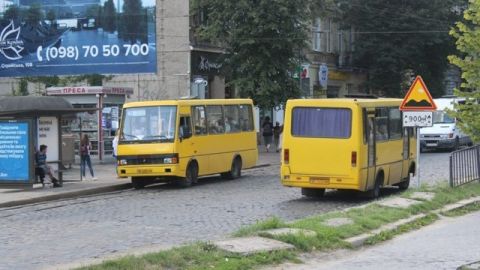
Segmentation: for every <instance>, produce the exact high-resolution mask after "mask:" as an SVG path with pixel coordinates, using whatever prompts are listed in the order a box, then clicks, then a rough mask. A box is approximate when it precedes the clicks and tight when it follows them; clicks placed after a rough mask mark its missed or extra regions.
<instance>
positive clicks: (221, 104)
mask: <svg viewBox="0 0 480 270" xmlns="http://www.w3.org/2000/svg"><path fill="white" fill-rule="evenodd" d="M254 126H255V125H254V120H253V103H252V100H250V99H208V100H200V99H192V100H162V101H142V102H131V103H127V104H125V105H124V106H123V110H122V121H121V125H120V132H119V142H118V150H117V152H118V153H117V165H118V166H117V173H118V175H119V176H120V177H131V179H132V185H133V186H134V188H137V189H138V188H143V187H144V186H145V185H148V184H151V183H156V182H165V181H172V180H175V181H176V182H177V183H178V184H180V185H181V186H183V187H187V186H190V185H192V184H195V183H196V182H197V180H198V177H199V176H204V175H211V174H217V173H220V174H221V175H222V177H224V178H229V179H234V178H237V177H240V176H241V170H242V168H249V167H253V166H255V164H256V162H257V158H258V152H257V134H256V131H255V128H254Z"/></svg>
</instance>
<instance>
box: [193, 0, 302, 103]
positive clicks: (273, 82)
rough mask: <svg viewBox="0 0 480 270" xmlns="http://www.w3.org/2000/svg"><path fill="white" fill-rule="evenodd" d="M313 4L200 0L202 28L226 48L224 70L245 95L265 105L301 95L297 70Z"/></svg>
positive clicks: (205, 35) (204, 34) (207, 36)
mask: <svg viewBox="0 0 480 270" xmlns="http://www.w3.org/2000/svg"><path fill="white" fill-rule="evenodd" d="M309 3H310V1H308V0H307V1H303V2H302V3H299V2H298V1H296V0H276V1H271V0H235V1H232V0H203V1H199V0H197V1H196V2H194V4H193V8H202V10H203V11H205V12H206V14H205V15H206V17H207V18H208V22H207V23H205V24H203V25H202V26H201V28H202V30H201V31H200V32H199V33H200V34H201V35H202V37H203V38H205V39H206V40H208V41H210V42H212V43H213V44H218V45H219V46H221V47H223V48H224V49H225V51H226V53H225V54H224V55H223V64H224V68H223V71H222V72H223V73H224V75H225V76H226V78H228V79H229V84H230V85H232V86H233V87H234V88H235V91H236V93H238V94H239V95H240V96H241V97H250V98H252V99H253V100H254V102H255V103H256V104H257V105H258V106H259V107H261V108H272V107H274V106H277V105H281V104H284V103H285V102H286V100H287V99H289V98H294V97H298V96H299V95H300V89H299V85H298V84H299V83H298V81H295V80H294V78H293V74H294V70H295V69H296V67H298V66H299V65H300V64H301V62H303V58H302V55H303V49H304V48H306V44H307V43H306V42H307V39H308V31H309V27H308V26H309V23H310V22H309V18H310V13H309V10H310V9H309Z"/></svg>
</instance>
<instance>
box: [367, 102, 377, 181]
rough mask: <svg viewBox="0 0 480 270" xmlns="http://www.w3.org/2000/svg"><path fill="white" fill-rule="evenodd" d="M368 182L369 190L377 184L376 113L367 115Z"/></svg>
mask: <svg viewBox="0 0 480 270" xmlns="http://www.w3.org/2000/svg"><path fill="white" fill-rule="evenodd" d="M367 144H368V149H367V160H368V162H367V181H366V189H365V190H369V189H371V188H372V187H373V185H374V183H375V166H376V141H375V111H373V113H371V112H368V115H367Z"/></svg>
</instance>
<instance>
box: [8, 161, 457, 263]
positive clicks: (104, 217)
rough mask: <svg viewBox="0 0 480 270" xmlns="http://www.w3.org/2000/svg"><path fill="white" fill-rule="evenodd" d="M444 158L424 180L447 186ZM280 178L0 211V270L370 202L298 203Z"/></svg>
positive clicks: (265, 174)
mask: <svg viewBox="0 0 480 270" xmlns="http://www.w3.org/2000/svg"><path fill="white" fill-rule="evenodd" d="M446 155H447V156H448V154H446ZM444 159H445V158H444V153H434V154H426V155H425V158H423V159H422V165H423V166H425V169H424V170H423V173H424V176H425V179H427V178H430V179H434V178H443V179H446V175H448V174H445V175H442V173H441V172H440V171H439V168H442V169H444V168H445V167H446V169H445V170H447V172H448V166H445V165H442V164H440V162H441V161H442V160H444ZM446 160H448V158H447V159H446ZM429 164H430V165H429ZM427 168H433V171H434V172H429V171H427ZM428 170H430V169H428ZM278 171H279V167H278V165H275V166H270V167H264V168H259V169H255V170H248V171H245V172H244V177H242V178H240V179H237V180H234V181H227V180H221V179H220V178H219V177H211V178H207V179H203V181H201V183H200V184H199V185H197V186H195V187H192V188H188V189H179V188H176V187H174V186H168V185H159V186H153V187H149V188H146V189H144V190H138V191H136V190H127V191H122V192H116V193H110V194H103V195H98V196H90V197H83V198H78V199H71V200H63V201H56V202H50V203H43V204H37V205H30V206H24V207H17V208H11V209H0V254H1V256H0V269H2V270H3V269H41V268H44V267H46V266H51V265H56V264H65V263H69V262H72V261H78V260H80V259H85V258H96V257H103V256H106V255H110V254H112V253H115V252H122V251H125V250H129V249H132V248H135V247H142V246H147V245H167V246H168V245H178V244H181V243H186V242H191V241H196V240H215V239H220V238H225V237H227V236H228V235H229V234H230V233H232V232H234V231H236V230H238V229H239V228H240V227H241V226H244V225H249V224H253V223H255V222H256V221H258V220H264V219H266V218H268V217H272V216H277V217H280V218H282V219H284V220H293V219H297V218H302V217H305V216H309V215H313V214H319V213H324V212H327V211H332V210H338V209H344V208H346V207H351V206H354V205H358V204H362V203H366V202H367V201H365V200H363V199H361V198H356V199H352V198H349V197H348V195H346V194H345V195H342V194H338V193H334V194H330V196H327V197H326V198H324V199H321V200H310V199H306V198H303V197H302V196H301V195H300V191H299V189H294V188H284V187H282V186H281V185H280V184H279V182H278V181H279V180H278ZM444 176H445V177H444ZM432 181H433V180H432Z"/></svg>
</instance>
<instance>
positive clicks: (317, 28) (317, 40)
mask: <svg viewBox="0 0 480 270" xmlns="http://www.w3.org/2000/svg"><path fill="white" fill-rule="evenodd" d="M321 31H322V21H321V19H320V18H316V19H315V23H314V25H313V41H312V45H313V48H312V49H313V50H314V51H317V52H320V51H321V49H322V47H321V45H322V44H321V43H322V39H321V37H322V35H321V34H322V33H321Z"/></svg>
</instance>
